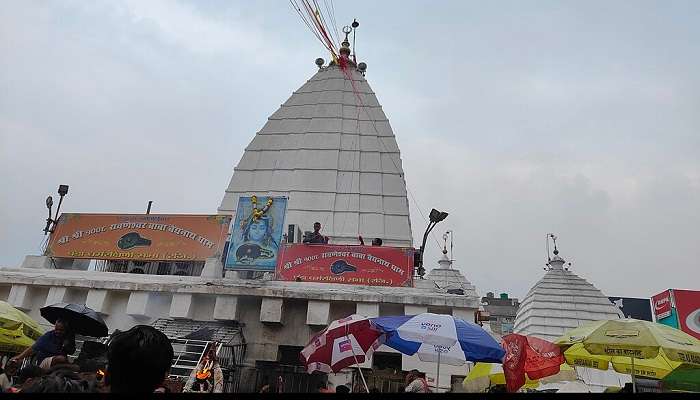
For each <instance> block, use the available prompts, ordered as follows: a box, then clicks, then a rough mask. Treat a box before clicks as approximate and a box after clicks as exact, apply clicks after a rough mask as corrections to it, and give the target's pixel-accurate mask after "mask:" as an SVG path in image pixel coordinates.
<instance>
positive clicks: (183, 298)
mask: <svg viewBox="0 0 700 400" xmlns="http://www.w3.org/2000/svg"><path fill="white" fill-rule="evenodd" d="M169 315H170V317H171V318H182V319H191V318H192V294H191V293H175V294H173V300H172V302H171V303H170V314H169Z"/></svg>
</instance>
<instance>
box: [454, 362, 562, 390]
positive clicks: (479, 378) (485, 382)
mask: <svg viewBox="0 0 700 400" xmlns="http://www.w3.org/2000/svg"><path fill="white" fill-rule="evenodd" d="M525 378H526V380H525V384H524V385H523V387H524V388H527V389H536V388H538V387H540V385H542V384H546V383H551V382H562V381H573V380H576V371H574V369H573V368H572V367H570V366H569V365H568V364H562V365H561V366H560V370H559V372H558V373H556V374H554V375H551V376H547V377H544V378H541V379H530V378H529V377H527V375H526V377H525ZM505 384H506V376H505V374H504V372H503V366H502V365H501V364H496V363H476V364H474V367H472V369H471V370H470V371H469V374H467V376H466V378H464V381H463V382H462V387H463V388H464V389H465V390H466V391H467V392H469V393H478V392H483V391H484V390H486V389H487V388H489V387H490V386H494V385H505Z"/></svg>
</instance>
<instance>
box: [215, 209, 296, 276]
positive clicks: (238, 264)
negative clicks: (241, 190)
mask: <svg viewBox="0 0 700 400" xmlns="http://www.w3.org/2000/svg"><path fill="white" fill-rule="evenodd" d="M286 212H287V198H286V197H263V196H255V195H253V196H250V197H240V198H239V199H238V209H237V210H236V217H235V219H234V221H233V225H232V226H231V238H230V243H229V248H228V255H227V256H226V269H230V270H256V271H270V272H274V271H275V266H276V265H277V252H278V251H279V249H280V242H281V240H282V232H283V231H284V216H285V213H286Z"/></svg>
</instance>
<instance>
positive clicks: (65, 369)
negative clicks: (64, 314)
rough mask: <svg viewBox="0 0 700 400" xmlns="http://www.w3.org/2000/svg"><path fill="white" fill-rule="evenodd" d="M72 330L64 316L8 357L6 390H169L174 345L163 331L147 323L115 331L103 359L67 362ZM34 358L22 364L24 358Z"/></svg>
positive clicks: (0, 378)
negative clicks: (52, 327) (25, 347)
mask: <svg viewBox="0 0 700 400" xmlns="http://www.w3.org/2000/svg"><path fill="white" fill-rule="evenodd" d="M74 351H75V336H74V335H73V334H72V333H71V330H70V326H69V324H68V323H67V322H66V321H61V320H59V321H57V322H56V324H55V326H54V329H53V330H51V331H49V332H47V333H45V334H44V335H42V336H41V337H40V338H39V339H38V340H37V341H36V342H35V343H34V345H33V346H31V347H29V348H27V349H26V350H24V351H23V352H21V353H20V354H18V355H17V356H15V357H13V358H11V359H9V360H8V361H7V362H6V363H5V365H4V366H2V371H0V372H1V373H0V389H1V392H4V393H18V392H21V393H154V392H167V391H168V389H167V385H166V378H167V377H168V375H169V372H170V366H171V365H172V362H173V355H174V352H173V347H172V345H171V344H170V340H169V339H168V337H167V336H165V334H163V333H162V332H160V331H159V330H157V329H155V328H153V327H152V326H148V325H137V326H134V327H133V328H131V329H129V330H128V331H124V332H117V333H115V334H114V335H113V336H112V337H111V338H110V340H109V342H108V344H107V348H106V354H105V356H106V357H104V360H105V362H103V363H100V362H97V361H96V360H95V359H81V360H80V361H79V362H71V361H70V359H69V357H68V356H69V355H70V354H72V353H73V352H74ZM28 357H30V358H32V359H33V360H34V362H33V363H24V364H28V365H26V366H24V367H22V368H20V366H21V365H22V364H23V363H22V361H23V360H24V359H25V358H28Z"/></svg>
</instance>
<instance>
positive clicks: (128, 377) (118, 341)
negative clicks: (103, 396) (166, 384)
mask: <svg viewBox="0 0 700 400" xmlns="http://www.w3.org/2000/svg"><path fill="white" fill-rule="evenodd" d="M172 362H173V346H172V345H171V344H170V340H168V337H167V336H165V334H163V333H162V332H160V331H159V330H157V329H156V328H154V327H152V326H147V325H136V326H135V327H133V328H131V329H129V330H128V331H125V332H119V333H117V334H116V335H115V336H114V337H113V338H112V339H111V341H110V343H109V347H108V348H107V377H106V382H107V384H109V385H110V390H111V392H112V393H153V391H154V390H155V389H156V388H157V387H158V385H160V384H161V383H162V382H163V380H164V379H165V378H166V375H167V374H168V372H169V371H170V366H171V365H172Z"/></svg>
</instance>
